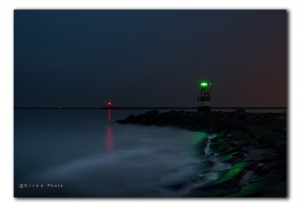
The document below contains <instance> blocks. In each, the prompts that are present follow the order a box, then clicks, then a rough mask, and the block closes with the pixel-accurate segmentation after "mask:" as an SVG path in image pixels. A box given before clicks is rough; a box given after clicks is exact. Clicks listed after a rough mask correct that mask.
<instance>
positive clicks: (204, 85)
mask: <svg viewBox="0 0 300 207" xmlns="http://www.w3.org/2000/svg"><path fill="white" fill-rule="evenodd" d="M200 86H201V87H207V86H208V83H207V82H201V83H200Z"/></svg>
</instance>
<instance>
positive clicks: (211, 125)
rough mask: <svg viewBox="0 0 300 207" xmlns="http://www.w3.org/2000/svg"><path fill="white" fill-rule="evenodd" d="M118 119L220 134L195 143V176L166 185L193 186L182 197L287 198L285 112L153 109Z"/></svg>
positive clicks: (174, 186) (124, 122)
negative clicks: (196, 159)
mask: <svg viewBox="0 0 300 207" xmlns="http://www.w3.org/2000/svg"><path fill="white" fill-rule="evenodd" d="M117 122H118V123H120V124H140V125H156V126H173V127H178V128H183V129H187V130H192V131H204V132H207V133H208V135H211V134H216V135H215V136H206V137H204V138H203V139H201V140H200V141H198V143H196V144H195V145H194V154H195V156H197V158H199V163H198V164H195V165H196V166H195V176H194V177H192V178H190V180H187V181H186V182H185V183H179V184H178V183H177V184H174V185H169V186H165V188H167V189H169V190H174V191H182V192H185V191H184V190H185V189H189V190H188V191H186V192H188V193H185V194H184V195H183V196H186V197H256V196H258V197H286V196H287V136H286V134H287V132H286V131H287V126H286V114H285V113H246V112H245V111H244V110H242V109H239V110H236V111H234V112H187V111H183V110H180V111H175V110H172V111H169V112H161V113H160V112H159V111H158V110H152V111H149V112H146V113H144V114H139V115H136V116H134V115H130V116H129V117H127V118H126V119H124V120H118V121H117ZM170 139H171V138H170ZM199 183H201V185H200V184H199Z"/></svg>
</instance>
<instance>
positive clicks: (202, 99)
mask: <svg viewBox="0 0 300 207" xmlns="http://www.w3.org/2000/svg"><path fill="white" fill-rule="evenodd" d="M210 106H211V82H210V81H201V82H200V87H199V89H198V111H210Z"/></svg>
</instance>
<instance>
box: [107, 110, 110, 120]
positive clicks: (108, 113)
mask: <svg viewBox="0 0 300 207" xmlns="http://www.w3.org/2000/svg"><path fill="white" fill-rule="evenodd" d="M107 120H108V121H110V120H111V109H107Z"/></svg>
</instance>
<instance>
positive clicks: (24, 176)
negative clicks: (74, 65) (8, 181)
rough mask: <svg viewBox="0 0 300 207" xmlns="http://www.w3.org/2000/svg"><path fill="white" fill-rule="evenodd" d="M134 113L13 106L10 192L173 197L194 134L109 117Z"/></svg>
mask: <svg viewBox="0 0 300 207" xmlns="http://www.w3.org/2000/svg"><path fill="white" fill-rule="evenodd" d="M142 112H143V111H139V110H135V111H128V110H67V109H65V110H45V109H44V110H38V109H33V110H21V109H19V110H15V140H14V145H15V196H55V197H56V196H79V197H88V196H95V197H112V196H113V197H127V196H129V197H145V196H150V197H151V196H155V197H156V196H158V197H161V196H180V195H178V194H174V193H172V192H171V191H168V190H167V188H165V186H169V185H175V184H177V183H181V182H183V181H184V180H187V179H189V178H190V177H191V176H193V175H194V173H195V172H194V171H195V170H194V163H195V162H196V159H195V157H194V155H193V143H194V142H195V140H196V139H197V138H199V133H197V132H190V131H187V130H181V129H176V128H171V127H157V126H139V125H121V124H118V123H116V122H115V120H117V119H124V118H126V117H127V116H128V115H130V114H132V113H136V114H138V113H142ZM26 184H27V185H26ZM48 184H52V185H53V186H54V187H48ZM55 184H56V185H57V186H63V187H55ZM22 185H23V186H22ZM41 185H43V187H41Z"/></svg>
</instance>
